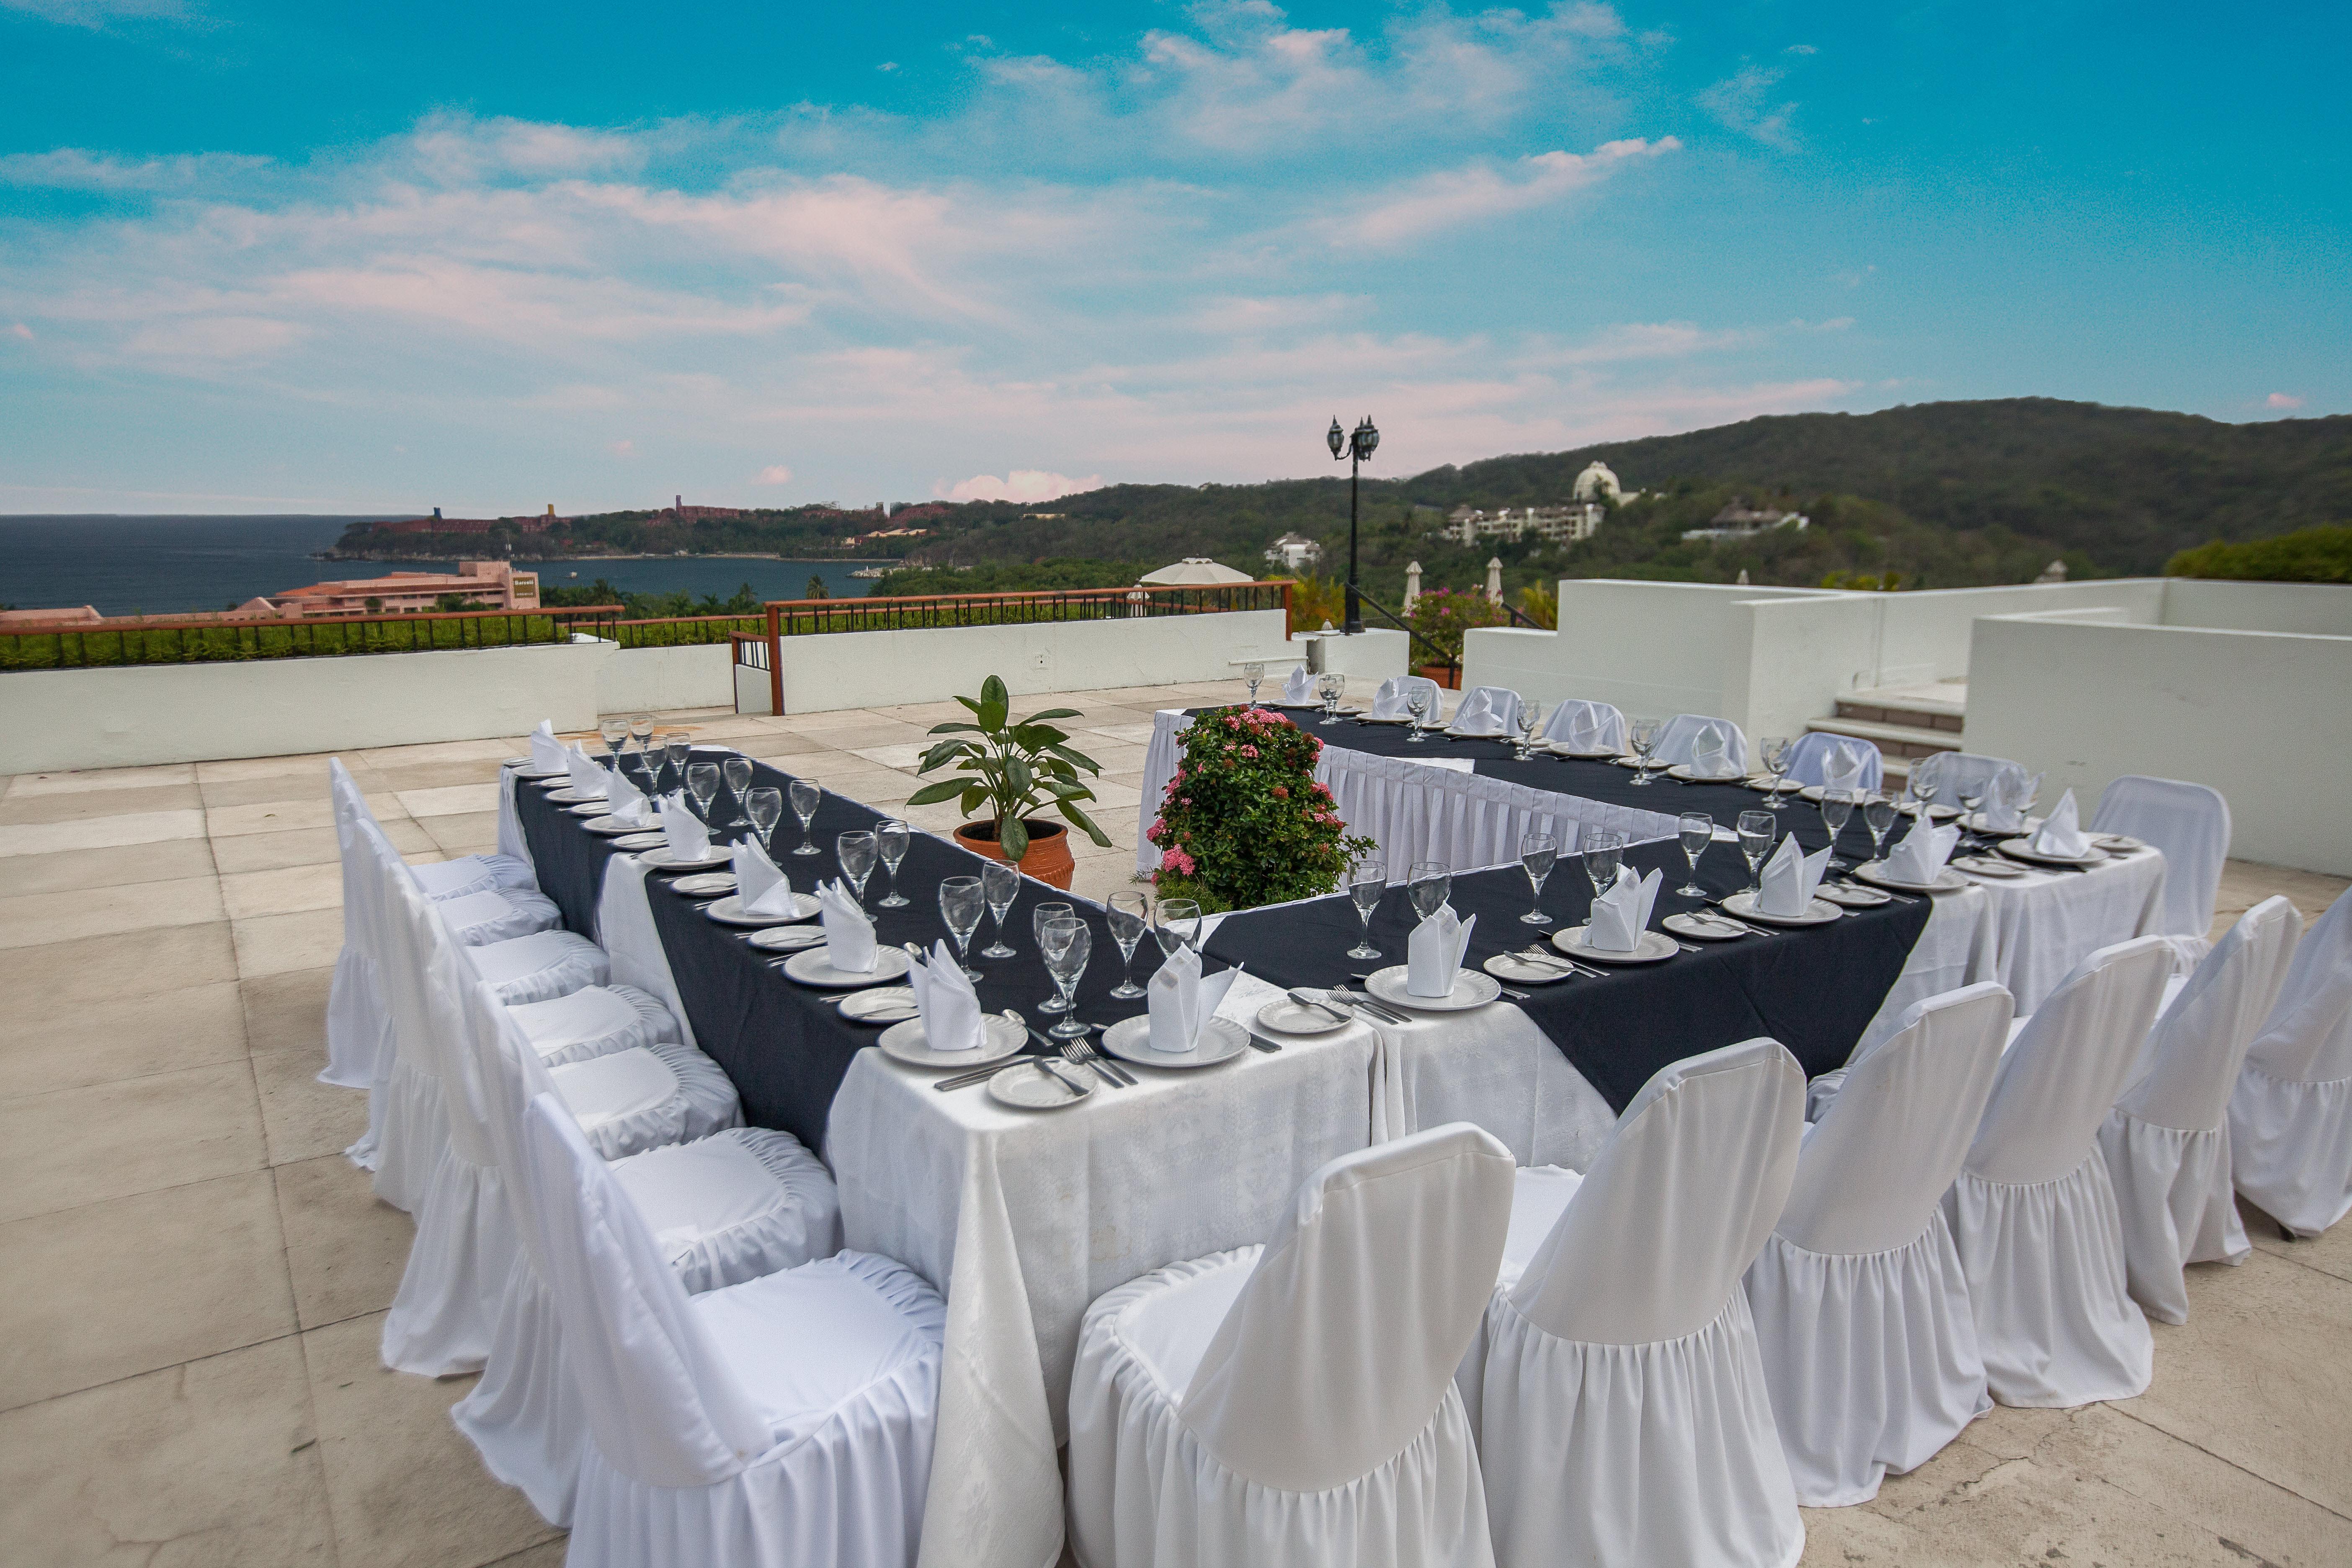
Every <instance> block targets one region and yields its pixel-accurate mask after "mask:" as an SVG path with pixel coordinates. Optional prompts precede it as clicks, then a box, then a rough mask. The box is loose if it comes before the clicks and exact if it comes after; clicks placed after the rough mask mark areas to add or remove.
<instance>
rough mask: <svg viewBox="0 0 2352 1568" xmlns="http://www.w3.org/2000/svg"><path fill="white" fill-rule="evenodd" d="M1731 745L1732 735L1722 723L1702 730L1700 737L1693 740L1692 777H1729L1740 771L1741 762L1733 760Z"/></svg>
mask: <svg viewBox="0 0 2352 1568" xmlns="http://www.w3.org/2000/svg"><path fill="white" fill-rule="evenodd" d="M1730 746H1731V737H1730V736H1728V735H1727V734H1725V733H1724V732H1723V726H1722V725H1720V724H1709V725H1707V726H1706V728H1705V729H1703V730H1701V731H1699V732H1698V739H1696V740H1695V741H1693V742H1691V760H1690V771H1691V777H1693V778H1699V779H1727V778H1730V777H1731V776H1732V775H1733V774H1735V773H1738V772H1739V764H1738V763H1737V762H1735V761H1733V760H1732V756H1731V751H1730Z"/></svg>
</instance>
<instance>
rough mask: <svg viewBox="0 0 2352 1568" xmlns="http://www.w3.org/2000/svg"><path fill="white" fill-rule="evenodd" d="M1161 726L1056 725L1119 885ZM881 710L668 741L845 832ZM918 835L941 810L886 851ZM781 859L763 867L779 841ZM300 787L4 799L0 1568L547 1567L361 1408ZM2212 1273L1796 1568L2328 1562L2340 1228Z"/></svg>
mask: <svg viewBox="0 0 2352 1568" xmlns="http://www.w3.org/2000/svg"><path fill="white" fill-rule="evenodd" d="M1234 695H1236V693H1235V692H1234V691H1233V690H1231V689H1225V688H1188V687H1165V688H1153V689H1141V690H1127V691H1110V692H1090V693H1082V694H1077V695H1074V696H1071V697H1068V698H1067V699H1039V700H1038V701H1037V704H1036V705H1037V706H1040V707H1043V706H1045V705H1046V704H1047V703H1048V702H1054V703H1057V704H1062V705H1066V706H1069V707H1074V708H1078V709H1080V710H1083V711H1084V713H1085V717H1084V718H1083V719H1080V720H1077V721H1073V727H1074V728H1075V729H1077V730H1079V731H1081V734H1080V737H1079V742H1078V743H1079V744H1080V745H1081V746H1082V747H1083V748H1084V749H1085V750H1087V751H1088V752H1091V753H1093V754H1094V755H1095V756H1096V757H1097V758H1098V759H1099V760H1100V761H1101V763H1102V764H1103V767H1104V772H1105V775H1106V779H1107V781H1108V782H1107V783H1105V784H1101V785H1099V786H1098V788H1097V793H1099V794H1100V795H1102V796H1103V814H1102V820H1103V825H1104V826H1105V827H1106V828H1107V829H1108V831H1109V832H1110V833H1111V835H1112V837H1113V839H1114V841H1115V844H1114V847H1113V848H1112V849H1110V850H1107V851H1106V850H1098V849H1095V848H1094V847H1092V846H1091V845H1087V844H1085V843H1083V842H1082V843H1080V844H1078V845H1077V846H1076V848H1077V849H1078V851H1079V852H1080V858H1079V861H1078V873H1077V880H1076V886H1077V889H1078V890H1080V891H1082V892H1085V893H1087V894H1090V895H1094V896H1100V895H1101V894H1104V893H1107V892H1108V891H1110V890H1112V889H1115V888H1118V887H1119V886H1121V885H1123V884H1124V882H1125V879H1126V878H1127V876H1128V874H1129V868H1131V866H1132V859H1131V854H1132V850H1133V845H1134V834H1135V811H1134V807H1135V805H1136V802H1137V787H1136V786H1137V784H1138V782H1139V770H1140V768H1141V767H1142V763H1143V750H1144V743H1145V742H1146V741H1147V739H1148V738H1149V736H1150V722H1151V711H1152V710H1153V709H1155V708H1159V707H1166V706H1174V705H1180V704H1192V703H1197V702H1201V701H1208V700H1232V698H1233V697H1234ZM960 713H961V710H956V709H953V708H951V707H949V708H932V707H923V708H904V709H882V710H860V711H853V712H841V713H821V714H811V715H807V716H794V717H786V718H777V719H766V718H761V719H747V718H738V717H736V716H735V715H733V714H731V713H699V714H678V715H672V716H670V717H672V718H673V719H674V720H676V721H679V722H681V723H683V724H685V725H687V726H689V727H691V728H693V729H694V730H695V731H697V732H698V737H700V738H707V739H711V740H724V741H727V742H730V743H732V744H735V745H739V746H740V747H742V748H743V749H744V750H746V751H748V752H751V753H752V754H754V755H758V756H764V757H773V758H777V759H782V760H785V761H786V763H787V765H788V766H790V767H791V768H792V769H793V770H794V771H796V772H801V773H808V774H812V775H814V777H816V778H817V779H819V780H820V781H821V782H823V783H824V784H826V785H827V786H829V787H831V788H833V789H835V790H837V791H839V792H841V793H842V794H845V795H853V796H856V798H858V799H861V800H864V801H866V802H868V803H870V804H872V805H877V806H890V805H896V804H898V803H899V802H903V801H904V800H905V799H906V798H907V796H908V795H909V794H910V793H911V792H912V791H913V790H914V789H915V788H916V787H917V781H916V778H915V776H914V774H913V773H912V771H911V770H912V767H913V764H914V762H915V760H916V758H917V756H918V754H919V743H920V740H921V736H922V731H923V730H924V728H925V727H926V726H928V725H929V724H930V723H933V722H935V721H938V720H939V719H940V718H944V717H955V716H960ZM520 749H521V742H520V741H519V740H516V741H481V742H457V743H449V744H442V745H425V746H407V747H399V748H394V749H392V750H387V751H376V752H358V753H356V754H350V755H347V756H346V757H345V761H346V762H347V763H350V764H351V766H352V771H353V773H354V774H355V775H356V776H357V778H358V780H359V782H360V784H361V787H362V788H363V789H364V790H366V791H367V793H368V796H369V799H370V801H371V803H372V804H373V806H374V809H375V811H376V813H377V815H378V816H380V817H382V818H383V824H384V827H385V830H386V831H387V832H388V833H389V834H390V835H391V837H392V841H393V842H394V844H395V845H396V846H398V847H399V848H400V849H401V850H402V851H403V852H404V853H406V854H407V855H409V856H410V857H412V858H416V859H420V860H422V859H436V858H443V857H446V856H453V855H461V854H466V853H469V852H472V851H477V850H487V849H489V848H491V847H493V846H494V841H495V837H496V831H497V829H496V813H495V809H494V807H495V804H496V785H495V784H494V783H493V780H494V779H495V778H496V776H497V770H498V764H499V759H500V758H503V757H507V756H510V755H513V754H514V753H515V752H518V751H519V750H520ZM907 815H908V816H910V817H911V818H913V819H914V820H915V821H917V822H918V823H919V824H920V825H921V826H926V827H932V828H938V829H945V828H947V827H949V826H952V823H953V820H954V816H955V814H954V811H953V808H952V806H935V807H929V808H918V809H917V810H915V811H912V812H909V813H908V814H907ZM786 830H787V831H789V830H790V828H789V825H787V828H786ZM2344 886H2345V884H2344V883H2343V882H2342V881H2340V880H2337V879H2331V878H2323V877H2315V876H2311V875H2308V874H2305V873H2299V872H2293V871H2284V870H2280V869H2277V868H2272V867H2263V866H2254V865H2247V864H2241V863H2237V862H2232V863H2231V867H2230V870H2229V875H2228V876H2227V878H2226V879H2224V881H2223V884H2222V891H2221V904H2222V910H2223V913H2222V915H2221V921H2220V922H2218V925H2217V930H2218V929H2219V926H2225V925H2226V924H2227V923H2228V922H2229V921H2231V920H2233V919H2235V918H2236V915H2237V913H2238V912H2239V911H2241V910H2244V909H2245V908H2247V907H2248V906H2250V905H2251V904H2252V903H2253V902H2254V901H2256V900H2259V899H2261V898H2263V897H2264V896H2267V895H2268V894H2270V893H2273V892H2284V893H2287V894H2289V895H2290V896H2292V897H2293V898H2294V900H2295V902H2296V903H2297V905H2298V906H2299V907H2301V908H2302V909H2303V910H2304V911H2305V914H2306V915H2307V916H2308V915H2315V914H2316V913H2317V912H2318V911H2319V910H2322V909H2323V908H2325V907H2326V904H2327V902H2328V901H2329V900H2332V899H2334V898H2335V897H2336V894H2337V893H2339V892H2341V891H2342V890H2343V889H2344ZM340 904H341V897H340V888H339V871H338V868H337V865H336V857H335V837H334V833H333V830H332V828H331V826H329V816H328V807H327V794H326V773H325V758H324V757H322V756H313V757H269V758H256V759H252V760H247V761H236V762H219V763H193V764H184V765H179V766H171V767H152V768H126V769H118V770H114V771H110V772H103V773H77V774H51V775H26V776H21V777H17V778H14V779H10V780H7V781H6V791H5V795H0V997H5V1046H0V1051H5V1074H0V1560H5V1561H6V1562H8V1563H26V1564H36V1563H37V1564H42V1565H45V1568H58V1565H64V1564H80V1563H123V1564H154V1565H158V1568H163V1565H170V1568H195V1565H214V1564H218V1565H222V1568H228V1565H235V1568H277V1565H278V1564H284V1563H310V1564H327V1563H340V1564H342V1565H343V1568H409V1565H415V1568H476V1565H478V1564H489V1563H499V1564H504V1565H508V1568H522V1565H525V1564H530V1565H534V1568H541V1565H551V1564H553V1563H558V1562H560V1561H561V1559H562V1550H563V1543H562V1539H561V1537H560V1535H559V1534H558V1532H556V1531H551V1530H549V1529H548V1528H547V1527H546V1526H545V1525H543V1524H541V1522H540V1521H539V1520H538V1519H537V1517H536V1516H534V1515H533V1514H532V1513H531V1511H530V1509H529V1508H528V1507H527V1506H526V1505H525V1504H524V1503H523V1501H522V1500H521V1498H520V1496H519V1495H517V1494H516V1493H513V1492H510V1491H508V1490H507V1489H504V1488H502V1487H499V1486H498V1485H497V1484H496V1483H494V1482H492V1481H491V1480H490V1479H489V1478H488V1476H487V1475H486V1474H484V1472H483V1471H482V1468H481V1467H480V1465H479V1464H478V1462H477V1461H476V1459H475V1458H474V1455H473V1453H472V1451H471V1449H469V1448H468V1447H467V1445H466V1443H465V1441H464V1440H463V1439H462V1438H461V1437H460V1436H458V1435H457V1431H456V1429H455V1428H454V1427H452V1426H450V1424H449V1422H448V1419H447V1416H446V1410H447V1408H448V1406H449V1405H451V1404H452V1403H454V1402H455V1401H456V1400H457V1398H458V1397H459V1396H460V1395H461V1394H463V1393H464V1392H465V1390H466V1388H467V1383H468V1380H467V1379H461V1378H453V1379H443V1380H438V1381H436V1380H431V1379H426V1378H420V1377H413V1376H408V1375H404V1374H401V1373H391V1372H387V1371H385V1370H384V1369H383V1366H382V1364H381V1363H380V1362H379V1361H378V1359H377V1355H376V1345H377V1337H378V1333H379V1331H380V1328H381V1324H382V1321H383V1310H384V1308H385V1306H386V1305H387V1304H388V1303H389V1302H390V1300H391V1299H392V1295H393V1292H394V1289H395V1287H396V1286H397V1284H398V1282H399V1278H400V1271H401V1267H402V1262H403V1259H404V1257H405V1255H406V1253H407V1249H408V1241H409V1235H410V1224H409V1220H408V1218H407V1216H406V1215H402V1214H400V1213H399V1212H398V1211H396V1210H394V1209H392V1208H389V1207H386V1206H384V1205H380V1204H378V1203H376V1202H375V1201H374V1199H373V1195H372V1194H371V1193H370V1191H369V1187H368V1183H367V1179H366V1177H365V1175H364V1174H363V1173H361V1172H359V1171H357V1170H354V1169H353V1168H352V1166H351V1165H350V1164H349V1163H347V1162H346V1161H345V1160H344V1159H343V1158H342V1156H341V1153H340V1152H339V1151H340V1150H341V1149H342V1147H343V1146H344V1145H345V1144H347V1143H349V1142H351V1141H352V1139H354V1138H356V1137H357V1136H358V1135H359V1133H360V1132H361V1131H362V1128H363V1126H364V1121H365V1117H364V1110H363V1104H362V1096H360V1095H358V1094H356V1093H353V1092H351V1091H349V1090H343V1089H329V1088H326V1087H324V1086H322V1085H320V1084H319V1083H317V1082H315V1081H314V1080H313V1077H312V1075H313V1074H315V1073H316V1072H317V1071H318V1069H319V1068H320V1065H321V1064H322V1063H323V1061H324V1059H325V1056H324V1047H323V1045H322V1028H323V1018H324V1012H325V1005H326V996H327V985H328V979H329V974H330V970H331V964H332V963H333V962H334V957H335V953H336V951H337V948H338V947H339V946H340V944H341V912H340ZM2249 1220H2250V1224H2249V1229H2250V1230H2251V1231H2252V1234H2253V1236H2254V1244H2255V1247H2256V1248H2257V1250H2256V1252H2255V1254H2254V1256H2253V1258H2252V1260H2251V1261H2250V1262H2248V1263H2247V1265H2246V1266H2245V1267H2244V1268H2238V1269H2231V1268H2221V1267H2219V1266H2210V1267H2203V1268H2196V1269H2192V1270H2191V1271H2190V1272H2191V1279H2190V1283H2189V1298H2190V1300H2191V1302H2192V1312H2191V1316H2190V1321H2189V1323H2188V1325H2187V1326H2185V1327H2182V1328H2168V1327H2166V1326H2164V1325H2163V1324H2158V1325H2157V1326H2156V1339H2157V1359H2156V1384H2155V1386H2154V1387H2153V1388H2152V1389H2151V1390H2150V1391H2149V1392H2148V1393H2147V1394H2146V1395H2145V1396H2143V1397H2141V1398H2139V1399H2136V1400H2131V1401H2128V1402H2126V1403H2123V1404H2118V1405H2095V1406H2092V1407H2090V1408H2087V1409H2083V1410H2074V1411H2031V1410H2009V1409H2000V1410H1996V1411H1995V1412H1994V1413H1993V1414H1991V1415H1989V1416H1987V1417H1986V1418H1984V1419H1983V1420H1981V1421H1979V1422H1978V1423H1977V1424H1976V1425H1975V1426H1971V1427H1970V1428H1969V1431H1968V1432H1967V1434H1966V1435H1965V1436H1963V1437H1962V1439H1961V1440H1960V1441H1958V1442H1957V1443H1954V1444H1953V1445H1952V1446H1951V1447H1948V1448H1947V1449H1946V1450H1945V1451H1944V1452H1943V1453H1942V1454H1941V1455H1940V1456H1938V1457H1937V1458H1936V1459H1934V1460H1933V1461H1931V1462H1930V1463H1929V1464H1927V1466H1925V1467H1924V1468H1921V1469H1920V1470H1918V1471H1917V1472H1916V1473H1914V1474H1912V1475H1910V1476H1907V1477H1903V1478H1899V1479H1890V1480H1889V1481H1888V1482H1887V1484H1886V1487H1885V1491H1884V1492H1882V1493H1881V1495H1880V1496H1879V1498H1878V1499H1877V1500H1875V1501H1874V1502H1872V1503H1869V1504H1866V1505H1864V1506H1863V1507H1860V1508H1853V1509H1843V1510H1828V1511H1816V1512H1809V1513H1808V1514H1807V1516H1806V1521H1805V1522H1806V1527H1807V1529H1808V1531H1809V1532H1810V1544H1809V1547H1808V1550H1807V1552H1806V1555H1805V1562H1806V1563H1821V1564H1845V1563H1906V1564H1943V1563H1951V1564H1962V1563H1967V1564H1975V1563H2032V1564H2036V1565H2041V1564H2048V1563H2070V1562H2071V1563H2076V1564H2081V1565H2084V1568H2088V1565H2090V1564H2094V1563H2097V1564H2105V1565H2106V1568H2137V1565H2142V1564H2174V1563H2212V1564H2218V1565H2221V1568H2244V1565H2245V1564H2248V1563H2275V1564H2281V1565H2285V1564H2298V1565H2299V1564H2314V1565H2316V1564H2322V1563H2352V1226H2341V1227H2339V1228H2338V1229H2337V1230H2336V1232H2334V1233H2333V1234H2331V1235H2329V1236H2328V1237H2324V1238H2322V1239H2321V1240H2319V1241H2316V1242H2307V1243H2299V1244H2295V1245H2294V1246H2289V1245H2286V1244H2284V1243H2282V1242H2281V1241H2279V1240H2278V1239H2277V1238H2276V1237H2277V1233H2276V1231H2275V1229H2274V1228H2273V1227H2272V1226H2269V1225H2267V1224H2266V1223H2263V1221H2262V1220H2261V1218H2260V1216H2259V1215H2250V1216H2249Z"/></svg>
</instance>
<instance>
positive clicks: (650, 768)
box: [629, 713, 655, 784]
mask: <svg viewBox="0 0 2352 1568" xmlns="http://www.w3.org/2000/svg"><path fill="white" fill-rule="evenodd" d="M629 739H631V740H632V741H635V742H636V743H637V773H638V774H639V775H640V776H641V777H643V778H644V779H645V780H646V783H647V784H651V783H652V782H653V776H654V767H655V763H654V760H653V758H652V757H651V756H650V755H649V754H648V753H649V752H650V749H651V748H652V746H653V743H654V716H653V715H652V714H650V713H639V714H637V715H636V716H635V717H634V718H632V719H631V720H630V721H629Z"/></svg>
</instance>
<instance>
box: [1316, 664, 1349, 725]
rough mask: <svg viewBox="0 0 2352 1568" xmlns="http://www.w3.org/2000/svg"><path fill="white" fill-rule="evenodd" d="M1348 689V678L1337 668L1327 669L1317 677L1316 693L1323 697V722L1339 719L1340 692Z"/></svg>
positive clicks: (1330, 722)
mask: <svg viewBox="0 0 2352 1568" xmlns="http://www.w3.org/2000/svg"><path fill="white" fill-rule="evenodd" d="M1347 689H1348V678H1347V677H1346V676H1343V675H1341V674H1339V672H1338V671H1337V670H1326V671H1324V672H1323V673H1322V674H1321V675H1318V676H1317V677H1316V678H1315V694H1316V695H1317V696H1318V697H1320V698H1321V699H1323V722H1324V723H1325V724H1326V725H1331V724H1337V723H1338V722H1339V694H1340V693H1341V692H1343V691H1345V690H1347Z"/></svg>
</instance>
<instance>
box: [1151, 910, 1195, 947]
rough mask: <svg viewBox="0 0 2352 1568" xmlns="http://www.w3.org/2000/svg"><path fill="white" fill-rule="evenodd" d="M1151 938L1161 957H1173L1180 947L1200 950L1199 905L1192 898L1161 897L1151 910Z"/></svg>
mask: <svg viewBox="0 0 2352 1568" xmlns="http://www.w3.org/2000/svg"><path fill="white" fill-rule="evenodd" d="M1151 940H1152V941H1154V942H1158V943H1159V944H1160V956H1161V957H1163V958H1173V957H1175V956H1176V950H1177V949H1178V948H1180V947H1189V948H1191V949H1192V951H1193V952H1200V951H1201V906H1200V904H1199V902H1198V901H1197V900H1192V899H1162V900H1160V907H1159V908H1157V909H1155V910H1152V911H1151Z"/></svg>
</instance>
